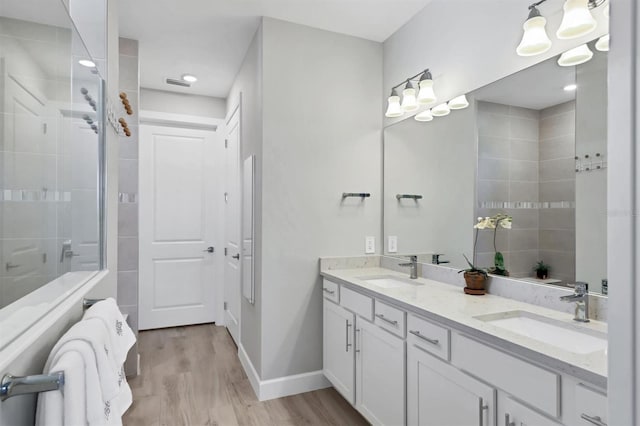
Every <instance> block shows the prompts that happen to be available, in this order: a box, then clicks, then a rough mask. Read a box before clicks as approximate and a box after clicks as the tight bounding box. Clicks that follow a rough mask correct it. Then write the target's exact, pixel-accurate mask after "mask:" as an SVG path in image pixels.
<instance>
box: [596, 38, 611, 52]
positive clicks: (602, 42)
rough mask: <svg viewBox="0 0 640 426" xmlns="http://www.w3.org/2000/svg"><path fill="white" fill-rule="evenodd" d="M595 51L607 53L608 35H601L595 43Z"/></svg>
mask: <svg viewBox="0 0 640 426" xmlns="http://www.w3.org/2000/svg"><path fill="white" fill-rule="evenodd" d="M596 49H598V50H599V51H601V52H608V51H609V34H607V35H603V36H602V37H600V38H599V39H598V41H596Z"/></svg>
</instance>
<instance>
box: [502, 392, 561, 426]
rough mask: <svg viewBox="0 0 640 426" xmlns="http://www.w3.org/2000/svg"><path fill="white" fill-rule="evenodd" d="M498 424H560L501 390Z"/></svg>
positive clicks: (533, 425)
mask: <svg viewBox="0 0 640 426" xmlns="http://www.w3.org/2000/svg"><path fill="white" fill-rule="evenodd" d="M498 407H499V410H498V424H499V425H504V426H560V423H557V422H555V421H553V420H551V419H549V418H547V417H545V416H543V415H542V414H539V413H537V412H536V411H533V410H532V409H531V408H529V407H526V406H524V405H522V404H520V403H519V402H516V401H515V400H514V399H512V398H511V397H510V396H509V395H507V394H504V393H502V392H500V394H499V396H498Z"/></svg>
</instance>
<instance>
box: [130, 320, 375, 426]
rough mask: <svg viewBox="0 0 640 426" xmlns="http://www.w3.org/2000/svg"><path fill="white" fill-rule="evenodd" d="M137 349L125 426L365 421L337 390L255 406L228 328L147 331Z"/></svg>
mask: <svg viewBox="0 0 640 426" xmlns="http://www.w3.org/2000/svg"><path fill="white" fill-rule="evenodd" d="M139 351H140V356H141V370H142V374H141V375H140V376H138V377H136V378H134V379H132V380H130V381H129V384H130V385H131V389H132V390H133V401H134V402H133V405H132V406H131V408H129V410H128V411H127V413H126V414H125V416H124V418H123V423H124V425H125V426H133V425H145V426H146V425H150V426H151V425H168V426H179V425H225V426H226V425H274V426H285V425H340V426H342V425H345V426H346V425H367V424H368V423H367V422H366V421H365V420H364V418H363V417H362V416H360V414H359V413H358V412H357V411H355V410H354V409H353V407H351V405H349V404H348V403H347V402H346V401H345V400H344V399H343V398H342V397H341V396H340V395H339V394H338V393H337V392H336V391H335V390H334V389H333V388H329V389H322V390H318V391H315V392H308V393H304V394H300V395H294V396H289V397H286V398H279V399H274V400H270V401H264V402H260V401H258V400H257V399H256V396H255V394H254V393H253V390H252V388H251V385H250V384H249V380H248V379H247V376H246V374H245V373H244V370H243V369H242V366H241V365H240V361H239V360H238V355H237V348H236V346H235V345H234V343H233V341H232V340H231V337H230V336H229V334H228V332H227V331H226V329H225V328H224V327H216V326H215V325H213V324H205V325H196V326H188V327H177V328H167V329H161V330H151V331H144V332H141V333H140V337H139Z"/></svg>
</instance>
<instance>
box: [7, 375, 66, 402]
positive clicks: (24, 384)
mask: <svg viewBox="0 0 640 426" xmlns="http://www.w3.org/2000/svg"><path fill="white" fill-rule="evenodd" d="M63 385H64V373H63V372H62V371H59V372H56V373H51V374H38V375H33V376H12V375H11V374H5V375H4V376H3V377H2V381H1V382H0V401H4V400H5V399H7V398H11V397H12V396H17V395H24V394H28V393H39V392H48V391H52V390H58V389H60V388H61V387H62V386H63Z"/></svg>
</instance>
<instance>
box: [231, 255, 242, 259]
mask: <svg viewBox="0 0 640 426" xmlns="http://www.w3.org/2000/svg"><path fill="white" fill-rule="evenodd" d="M231 257H233V258H234V259H237V260H240V253H238V254H234V255H233V256H231Z"/></svg>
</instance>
